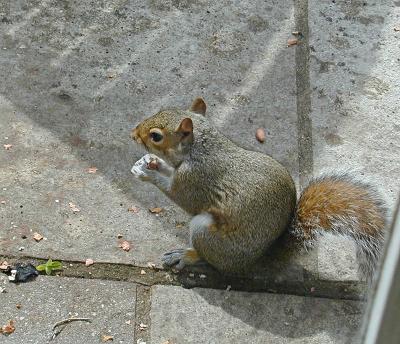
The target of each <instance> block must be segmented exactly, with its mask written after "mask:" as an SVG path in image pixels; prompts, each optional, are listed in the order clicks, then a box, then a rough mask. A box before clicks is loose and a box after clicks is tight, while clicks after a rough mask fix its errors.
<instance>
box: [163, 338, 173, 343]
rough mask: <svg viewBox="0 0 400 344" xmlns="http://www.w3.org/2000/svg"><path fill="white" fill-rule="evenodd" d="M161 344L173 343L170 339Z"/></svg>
mask: <svg viewBox="0 0 400 344" xmlns="http://www.w3.org/2000/svg"><path fill="white" fill-rule="evenodd" d="M161 344H172V342H171V341H170V340H169V339H168V340H166V341H165V342H162V343H161Z"/></svg>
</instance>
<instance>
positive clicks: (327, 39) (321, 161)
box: [308, 0, 400, 280]
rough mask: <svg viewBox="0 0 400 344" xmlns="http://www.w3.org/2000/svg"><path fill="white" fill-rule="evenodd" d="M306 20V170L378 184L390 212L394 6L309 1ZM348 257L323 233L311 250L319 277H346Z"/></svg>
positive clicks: (398, 11)
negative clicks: (309, 154) (309, 159)
mask: <svg viewBox="0 0 400 344" xmlns="http://www.w3.org/2000/svg"><path fill="white" fill-rule="evenodd" d="M308 17H309V31H310V36H309V44H310V85H311V114H310V118H311V121H312V140H313V175H314V176H318V175H321V174H323V173H330V172H335V171H338V172H347V171H348V172H350V173H352V174H353V175H354V176H356V177H357V178H358V179H360V180H363V181H367V182H369V183H371V184H372V185H375V186H376V187H377V189H378V190H379V191H380V193H381V194H382V197H383V198H384V199H385V201H386V203H387V205H388V208H389V214H390V213H391V210H392V208H393V206H394V205H395V203H396V201H397V199H398V197H399V191H400V184H399V178H398V176H399V173H400V155H399V151H400V117H399V116H398V113H399V111H400V103H399V101H398V99H399V95H400V83H399V79H398V77H397V75H399V73H400V64H399V61H398V58H397V56H398V55H399V41H400V35H399V32H396V31H394V27H395V26H396V25H397V24H398V22H399V18H400V7H399V6H398V4H397V3H396V2H393V1H377V2H373V1H372V2H365V1H345V0H338V1H328V0H326V1H309V12H308ZM390 217H391V216H390V215H389V220H390ZM351 261H353V262H354V261H355V252H354V244H353V243H352V242H351V241H350V240H348V239H346V238H338V237H333V236H330V237H329V238H324V239H323V242H322V243H321V244H320V245H319V247H318V271H319V274H320V278H321V279H325V280H329V279H332V278H335V279H340V278H341V277H339V276H343V275H346V276H351V275H353V273H350V274H349V273H348V272H346V271H345V270H346V269H344V270H343V268H342V267H345V266H350V265H351V264H349V263H350V262H351ZM353 276H354V275H353ZM346 278H347V277H346Z"/></svg>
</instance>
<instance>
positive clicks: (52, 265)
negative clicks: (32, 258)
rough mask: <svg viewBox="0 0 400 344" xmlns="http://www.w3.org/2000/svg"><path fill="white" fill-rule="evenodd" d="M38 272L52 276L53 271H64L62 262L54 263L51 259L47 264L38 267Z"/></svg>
mask: <svg viewBox="0 0 400 344" xmlns="http://www.w3.org/2000/svg"><path fill="white" fill-rule="evenodd" d="M36 270H38V271H45V272H46V274H47V275H51V273H52V272H53V270H62V264H61V262H57V261H55V262H53V261H52V260H51V259H49V260H48V261H47V263H46V264H41V265H38V266H37V267H36Z"/></svg>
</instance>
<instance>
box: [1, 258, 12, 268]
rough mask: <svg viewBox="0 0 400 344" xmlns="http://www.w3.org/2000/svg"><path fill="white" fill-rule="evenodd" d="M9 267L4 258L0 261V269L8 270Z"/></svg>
mask: <svg viewBox="0 0 400 344" xmlns="http://www.w3.org/2000/svg"><path fill="white" fill-rule="evenodd" d="M9 267H10V264H8V262H7V261H6V260H5V261H3V262H1V263H0V270H8V268H9Z"/></svg>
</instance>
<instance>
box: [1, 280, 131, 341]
mask: <svg viewBox="0 0 400 344" xmlns="http://www.w3.org/2000/svg"><path fill="white" fill-rule="evenodd" d="M5 277H6V276H5V275H2V276H0V286H1V287H3V288H5V290H6V292H5V293H0V302H1V312H0V324H1V326H3V325H5V324H6V323H7V322H8V320H14V322H15V332H14V333H12V334H10V335H9V336H4V335H3V336H1V335H0V336H1V337H0V340H1V342H2V343H7V344H8V343H10V344H11V343H15V344H20V343H34V344H38V343H49V342H50V343H60V344H61V343H77V344H78V343H101V342H102V339H101V338H102V336H103V335H108V336H113V337H114V340H113V343H132V342H133V337H134V321H135V299H136V285H135V284H132V283H126V282H117V281H102V280H87V279H77V278H65V277H62V278H61V277H44V276H39V277H38V278H37V279H36V280H35V281H32V282H29V283H22V284H19V285H16V284H13V283H9V282H8V280H6V278H5ZM17 304H19V305H20V308H19V309H18V308H17V307H16V305H17ZM78 317H79V318H89V319H91V323H88V322H82V321H76V322H71V323H70V324H68V325H66V327H65V328H64V329H63V330H62V331H61V332H60V333H59V334H58V336H56V337H55V338H54V340H52V341H49V340H50V338H51V337H52V335H53V325H54V324H55V323H57V322H59V321H61V320H65V319H68V318H78ZM127 322H128V323H127ZM58 329H60V327H58Z"/></svg>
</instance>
